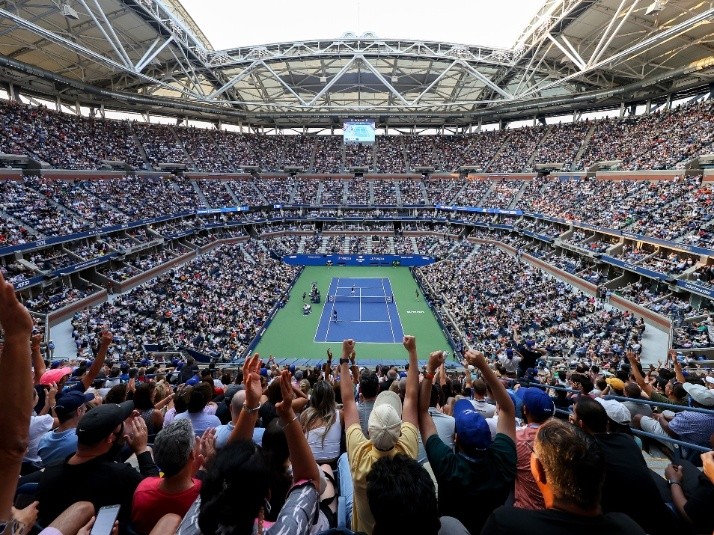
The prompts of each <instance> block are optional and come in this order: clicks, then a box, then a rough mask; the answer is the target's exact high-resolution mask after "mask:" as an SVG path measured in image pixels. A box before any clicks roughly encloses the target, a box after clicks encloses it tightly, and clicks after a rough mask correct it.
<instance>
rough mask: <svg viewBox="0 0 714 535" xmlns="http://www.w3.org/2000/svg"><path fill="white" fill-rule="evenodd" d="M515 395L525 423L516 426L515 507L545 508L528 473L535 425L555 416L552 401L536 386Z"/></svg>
mask: <svg viewBox="0 0 714 535" xmlns="http://www.w3.org/2000/svg"><path fill="white" fill-rule="evenodd" d="M516 396H517V397H519V398H520V399H521V401H522V405H521V410H522V411H523V421H524V422H525V424H526V425H525V426H523V427H520V428H518V429H516V455H517V457H518V460H517V465H516V487H515V498H514V502H513V506H514V507H520V508H522V509H544V508H545V504H544V503H543V495H542V494H541V492H540V489H539V488H538V485H537V484H536V481H535V479H533V474H532V473H531V469H530V467H531V452H532V451H533V449H532V448H533V441H534V440H535V436H536V434H537V433H538V428H539V427H540V426H541V425H543V424H544V423H545V422H547V421H548V420H549V419H551V418H552V417H553V416H554V415H555V404H554V403H553V400H551V399H550V396H548V394H546V393H545V392H544V391H543V390H541V389H540V388H537V387H529V388H525V387H521V388H519V389H518V390H516Z"/></svg>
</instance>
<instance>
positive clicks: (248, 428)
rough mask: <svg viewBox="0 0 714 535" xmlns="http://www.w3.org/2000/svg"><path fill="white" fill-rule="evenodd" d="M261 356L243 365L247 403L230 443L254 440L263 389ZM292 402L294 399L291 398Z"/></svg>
mask: <svg viewBox="0 0 714 535" xmlns="http://www.w3.org/2000/svg"><path fill="white" fill-rule="evenodd" d="M259 371H260V355H258V353H256V354H255V355H253V356H252V357H248V358H247V359H246V361H245V363H244V364H243V382H244V383H245V401H244V402H243V410H241V411H240V414H239V415H238V422H237V423H236V426H235V427H234V428H233V431H232V432H231V436H230V437H228V442H233V441H235V440H253V430H254V429H255V422H256V421H258V409H260V397H261V395H262V394H263V388H262V387H261V386H260V375H259ZM291 400H292V398H291Z"/></svg>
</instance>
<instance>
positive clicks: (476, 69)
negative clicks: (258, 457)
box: [0, 0, 714, 127]
mask: <svg viewBox="0 0 714 535" xmlns="http://www.w3.org/2000/svg"><path fill="white" fill-rule="evenodd" d="M0 17H1V18H0V35H2V39H0V80H3V81H5V82H6V83H7V82H11V83H13V84H14V85H15V86H16V87H20V88H24V91H25V92H29V93H36V94H43V95H51V96H57V95H59V97H60V98H61V99H62V100H64V101H65V102H66V101H69V102H75V101H79V102H81V103H83V104H85V105H94V106H100V105H101V104H104V105H106V106H107V107H112V108H117V109H124V110H130V111H137V112H149V113H161V114H166V115H175V116H185V117H190V118H194V119H203V120H216V121H217V120H224V121H227V122H235V123H243V124H250V125H256V126H268V127H271V126H279V127H300V126H308V127H309V126H319V127H329V126H338V125H339V124H340V123H341V121H342V119H344V118H347V117H373V118H375V119H377V121H378V122H379V123H380V124H388V125H390V126H393V127H398V126H411V125H418V126H427V125H444V124H445V125H452V126H453V125H461V126H465V125H471V124H476V123H478V122H479V121H483V122H491V121H495V120H501V119H502V120H505V121H510V120H516V119H524V118H532V117H534V116H536V115H554V114H563V113H570V112H575V111H578V110H581V111H585V110H588V111H589V110H594V109H603V108H608V107H616V106H619V105H620V104H621V103H628V104H629V103H633V102H644V101H646V100H654V101H658V102H661V101H662V100H664V99H666V98H667V96H668V95H671V94H680V95H681V94H687V92H691V91H701V90H702V88H706V87H708V86H711V85H712V84H714V23H713V19H714V5H712V4H711V2H708V1H701V0H655V1H653V2H650V0H646V1H644V2H643V1H640V0H597V1H596V0H548V1H546V3H545V4H544V6H543V7H542V9H541V10H540V12H539V13H538V14H537V15H536V16H535V17H534V19H533V20H532V21H531V23H530V24H529V25H528V26H527V27H526V29H525V30H524V31H523V33H522V34H521V36H520V38H519V39H518V41H517V44H516V45H515V46H514V47H513V48H512V49H501V48H493V47H485V46H476V45H469V46H466V45H460V44H454V43H443V42H429V41H416V40H390V39H383V38H380V37H378V36H375V35H371V34H365V35H359V36H357V35H351V34H346V35H343V36H341V37H340V38H337V39H332V40H314V41H301V42H292V43H275V44H265V45H257V46H249V47H241V48H235V49H229V50H218V51H216V50H213V48H212V47H211V45H210V43H209V41H208V40H207V39H206V37H205V36H204V35H203V33H202V32H201V30H200V28H198V26H197V25H196V23H195V22H194V21H193V20H192V18H191V17H190V15H189V14H188V13H187V12H186V11H185V9H184V8H183V7H182V5H181V3H180V1H179V0H0ZM457 18H458V15H457V14H455V22H458V20H457Z"/></svg>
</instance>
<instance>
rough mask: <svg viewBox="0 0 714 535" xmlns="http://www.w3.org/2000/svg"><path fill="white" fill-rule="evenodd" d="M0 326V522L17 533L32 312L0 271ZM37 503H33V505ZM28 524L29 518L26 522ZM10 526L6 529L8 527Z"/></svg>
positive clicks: (27, 412) (22, 527)
mask: <svg viewBox="0 0 714 535" xmlns="http://www.w3.org/2000/svg"><path fill="white" fill-rule="evenodd" d="M0 327H2V330H3V333H4V340H3V342H4V343H3V346H2V355H0V403H2V407H3V410H2V413H0V425H1V426H2V429H3V433H2V438H1V439H0V452H1V453H0V459H2V460H1V461H0V522H3V523H5V525H6V529H5V530H4V531H8V532H12V533H18V532H21V531H24V530H28V529H29V527H30V526H29V525H25V524H24V523H22V522H20V521H19V520H18V518H17V515H16V513H15V512H14V511H13V507H12V505H13V497H14V495H15V489H16V487H17V481H18V477H19V476H20V470H21V465H22V458H23V457H24V455H25V452H26V451H27V446H28V443H29V438H28V430H29V429H30V415H31V405H30V403H31V401H32V398H31V397H30V391H31V390H32V375H31V369H30V362H31V358H30V353H31V351H30V335H31V333H32V328H33V320H32V316H31V315H30V313H29V312H28V310H27V309H26V308H25V307H24V306H23V305H22V304H21V303H20V302H19V301H18V300H17V297H16V296H15V289H14V288H13V286H12V285H11V284H10V283H8V282H6V281H5V278H4V277H3V275H2V273H0ZM34 507H36V504H35V506H34ZM28 524H30V522H28ZM8 528H9V529H8Z"/></svg>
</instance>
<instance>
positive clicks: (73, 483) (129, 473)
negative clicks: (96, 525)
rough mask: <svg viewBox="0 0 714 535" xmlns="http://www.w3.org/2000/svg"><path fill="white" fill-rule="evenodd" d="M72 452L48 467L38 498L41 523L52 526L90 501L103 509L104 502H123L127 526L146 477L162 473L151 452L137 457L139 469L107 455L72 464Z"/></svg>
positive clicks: (121, 518) (121, 516)
mask: <svg viewBox="0 0 714 535" xmlns="http://www.w3.org/2000/svg"><path fill="white" fill-rule="evenodd" d="M70 457H72V456H71V455H70V456H69V457H67V459H65V460H64V462H61V463H60V462H58V463H56V464H52V465H50V466H48V467H47V468H46V469H45V471H44V473H43V474H42V477H41V478H40V483H39V487H38V488H37V499H38V500H39V501H40V503H41V504H42V510H41V511H40V512H39V515H38V518H37V520H38V522H39V523H40V525H43V526H49V525H50V523H51V522H52V521H53V520H54V519H55V518H57V517H58V516H59V515H60V513H62V512H63V511H64V510H65V509H67V507H69V506H70V505H72V504H73V503H75V502H79V501H88V502H92V503H93V504H94V507H95V508H96V509H97V510H99V508H100V507H102V506H103V505H115V504H120V505H121V509H120V510H119V522H120V524H124V525H126V523H128V522H129V519H130V514H131V502H132V498H133V496H134V491H135V490H136V487H137V486H138V485H139V483H140V482H141V480H142V479H144V477H146V476H158V475H159V470H158V469H157V468H156V464H154V460H153V458H152V457H151V452H148V451H147V452H144V453H142V454H141V455H138V456H137V461H138V462H139V469H140V471H141V473H140V472H139V471H137V470H136V469H135V468H134V467H132V466H131V465H130V464H126V463H117V462H114V461H111V460H109V459H108V458H107V457H106V456H102V457H97V458H96V459H92V460H91V461H87V462H86V463H82V464H68V463H67V461H68V460H69V458H70Z"/></svg>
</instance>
